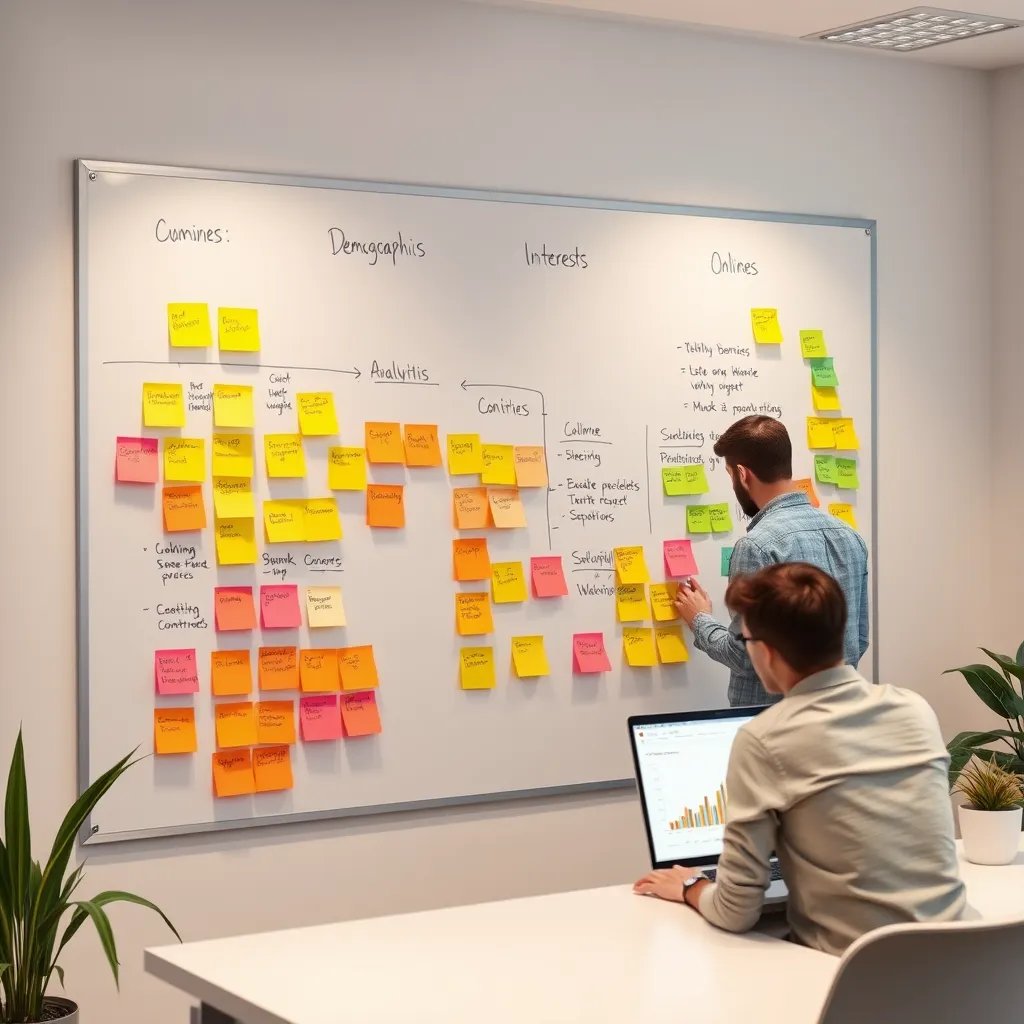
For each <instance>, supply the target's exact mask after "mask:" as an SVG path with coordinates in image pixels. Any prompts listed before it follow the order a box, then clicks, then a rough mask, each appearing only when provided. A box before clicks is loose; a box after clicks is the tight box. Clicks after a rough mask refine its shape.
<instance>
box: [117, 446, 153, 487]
mask: <svg viewBox="0 0 1024 1024" xmlns="http://www.w3.org/2000/svg"><path fill="white" fill-rule="evenodd" d="M159 472H160V465H159V458H158V455H157V440H156V438H155V437H119V438H118V439H117V447H116V449H115V457H114V479H115V480H117V482H118V483H119V484H155V483H156V481H157V477H158V475H159Z"/></svg>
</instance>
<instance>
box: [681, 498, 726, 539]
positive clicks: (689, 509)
mask: <svg viewBox="0 0 1024 1024" xmlns="http://www.w3.org/2000/svg"><path fill="white" fill-rule="evenodd" d="M686 529H687V532H688V533H729V532H730V531H731V530H732V515H731V514H730V512H729V506H728V504H727V503H725V502H722V503H721V504H719V505H687V506H686Z"/></svg>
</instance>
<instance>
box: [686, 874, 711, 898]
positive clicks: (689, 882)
mask: <svg viewBox="0 0 1024 1024" xmlns="http://www.w3.org/2000/svg"><path fill="white" fill-rule="evenodd" d="M710 881H711V879H710V878H708V876H707V875H705V874H704V872H703V871H698V872H697V874H695V875H693V876H692V877H691V878H688V879H686V881H685V882H683V902H684V903H686V894H687V893H688V892H689V891H690V890H691V889H692V888H693V887H694V886H695V885H696V884H697V883H698V882H710Z"/></svg>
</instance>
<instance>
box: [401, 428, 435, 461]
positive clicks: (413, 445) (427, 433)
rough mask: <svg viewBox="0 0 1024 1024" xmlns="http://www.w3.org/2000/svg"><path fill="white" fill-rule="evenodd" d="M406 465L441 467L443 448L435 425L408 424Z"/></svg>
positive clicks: (406, 431) (406, 429) (406, 432)
mask: <svg viewBox="0 0 1024 1024" xmlns="http://www.w3.org/2000/svg"><path fill="white" fill-rule="evenodd" d="M405 464H406V465H407V466H440V465H441V446H440V444H439V443H438V440H437V425H436V424H434V423H406V425H405Z"/></svg>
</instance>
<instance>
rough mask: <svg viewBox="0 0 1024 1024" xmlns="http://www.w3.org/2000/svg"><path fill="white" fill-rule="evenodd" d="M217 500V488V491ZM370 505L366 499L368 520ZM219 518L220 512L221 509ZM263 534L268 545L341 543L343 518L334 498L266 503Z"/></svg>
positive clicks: (291, 499)
mask: <svg viewBox="0 0 1024 1024" xmlns="http://www.w3.org/2000/svg"><path fill="white" fill-rule="evenodd" d="M214 500H215V501H216V488H215V489H214ZM369 511H370V502H369V497H368V498H367V519H369ZM217 514H218V516H219V515H220V511H219V510H218V513H217ZM263 531H264V536H265V537H266V540H267V543H268V544H296V543H304V542H305V543H313V542H316V541H325V540H341V519H340V518H339V516H338V506H337V503H336V502H335V500H334V498H284V499H276V500H273V501H265V502H263Z"/></svg>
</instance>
